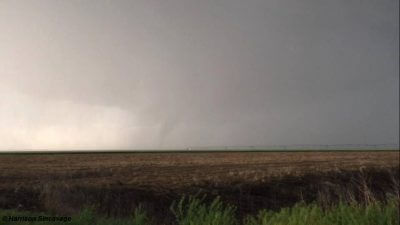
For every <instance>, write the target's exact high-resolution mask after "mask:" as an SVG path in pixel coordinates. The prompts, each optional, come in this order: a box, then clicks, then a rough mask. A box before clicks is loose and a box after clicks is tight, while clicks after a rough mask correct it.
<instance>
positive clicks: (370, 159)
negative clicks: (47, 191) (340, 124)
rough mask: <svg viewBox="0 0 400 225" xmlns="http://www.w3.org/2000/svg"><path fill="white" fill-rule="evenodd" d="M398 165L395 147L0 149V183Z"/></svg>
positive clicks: (227, 177) (154, 182)
mask: <svg viewBox="0 0 400 225" xmlns="http://www.w3.org/2000/svg"><path fill="white" fill-rule="evenodd" d="M398 165H399V152H398V151H381V152H379V151H374V152H372V151H357V152H356V151H342V152H335V151H329V152H315V151H313V152H184V153H180V152H160V153H155V152H152V153H143V152H141V153H87V154H86V153H74V154H2V155H0V189H9V188H14V187H32V186H36V185H43V184H47V183H61V184H63V185H80V186H88V187H90V186H94V187H115V186H122V187H126V188H145V189H153V190H158V189H163V190H164V189H168V190H174V189H185V188H187V187H193V186H209V185H212V186H226V185H228V186H229V185H236V184H237V185H240V184H243V183H264V182H268V180H269V179H272V178H276V177H283V176H287V175H290V176H302V175H304V174H310V173H311V174H312V173H319V172H322V173H323V172H330V171H345V170H353V171H354V170H360V169H362V168H377V169H385V168H393V167H398Z"/></svg>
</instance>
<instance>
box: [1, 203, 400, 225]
mask: <svg viewBox="0 0 400 225" xmlns="http://www.w3.org/2000/svg"><path fill="white" fill-rule="evenodd" d="M170 210H171V211H172V213H173V214H174V216H175V222H174V223H173V224H174V225H239V224H243V225H361V224H362V225H397V224H399V222H400V220H399V199H398V197H390V198H388V200H387V201H386V202H378V201H374V202H370V203H368V204H360V203H356V202H353V203H345V202H339V203H337V204H335V205H331V206H329V207H327V206H322V205H321V204H318V203H309V204H306V203H304V202H301V203H298V204H296V205H294V206H292V207H288V208H282V209H281V210H279V211H270V210H261V211H259V212H258V214H257V215H248V216H246V217H244V218H243V219H242V220H239V219H238V218H237V216H236V214H235V212H236V207H235V206H232V205H229V204H224V203H223V202H222V201H221V200H220V198H219V197H217V198H215V199H214V200H213V201H212V202H208V203H206V201H204V197H202V198H199V197H193V196H190V197H187V198H185V197H183V198H182V199H181V200H180V201H178V202H174V203H173V204H172V205H171V207H170ZM10 216H11V217H14V218H15V217H36V218H38V217H39V214H37V213H30V212H22V211H15V210H0V218H2V221H0V225H8V224H15V225H28V224H35V225H44V224H46V225H48V224H52V225H53V224H69V225H88V224H90V225H157V223H156V222H154V221H155V220H153V219H152V218H151V217H149V216H148V214H147V213H146V211H145V210H143V208H142V207H138V208H136V210H135V211H134V212H133V214H132V216H131V217H130V218H123V219H117V218H101V217H98V215H96V214H95V213H94V210H93V209H91V208H85V209H84V210H82V211H81V212H80V213H79V214H78V215H76V216H73V217H72V218H71V219H70V221H67V219H65V220H64V221H52V222H49V221H36V222H26V221H6V220H7V219H4V218H10ZM40 216H43V214H40ZM47 216H48V215H47ZM20 220H21V219H20Z"/></svg>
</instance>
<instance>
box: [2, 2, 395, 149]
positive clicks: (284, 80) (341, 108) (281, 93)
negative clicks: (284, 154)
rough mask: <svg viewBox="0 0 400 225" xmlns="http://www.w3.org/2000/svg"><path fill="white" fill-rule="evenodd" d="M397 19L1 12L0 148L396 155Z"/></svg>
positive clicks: (248, 12)
mask: <svg viewBox="0 0 400 225" xmlns="http://www.w3.org/2000/svg"><path fill="white" fill-rule="evenodd" d="M398 8H399V1H397V0H365V1H359V0H335V1H328V0H323V1H317V0H304V1H295V0H284V1H282V0H268V1H264V0H250V1H239V0H217V1H216V0H203V1H195V0H170V1H162V0H135V1H123V0H114V1H108V0H107V1H106V0H96V1H89V0H71V1H61V0H36V1H33V0H32V1H30V0H26V1H22V0H21V1H11V0H5V1H0V149H140V148H185V147H190V146H227V145H228V146H245V145H251V146H257V145H283V144H343V143H346V144H349V143H356V144H360V143H361V144H376V143H397V144H398V143H399V116H398V115H399V65H398V61H399V51H398V49H399V42H398V40H399V11H398Z"/></svg>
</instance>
